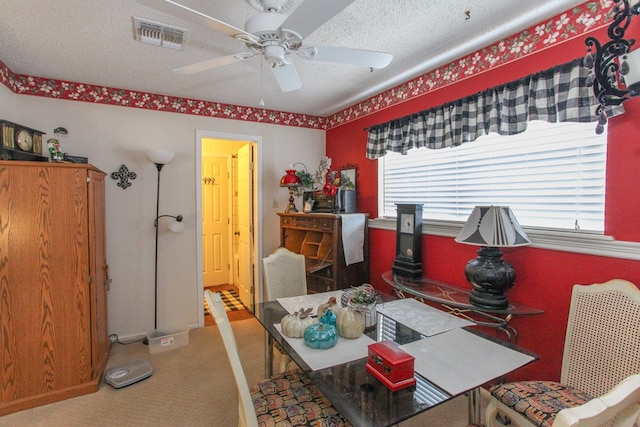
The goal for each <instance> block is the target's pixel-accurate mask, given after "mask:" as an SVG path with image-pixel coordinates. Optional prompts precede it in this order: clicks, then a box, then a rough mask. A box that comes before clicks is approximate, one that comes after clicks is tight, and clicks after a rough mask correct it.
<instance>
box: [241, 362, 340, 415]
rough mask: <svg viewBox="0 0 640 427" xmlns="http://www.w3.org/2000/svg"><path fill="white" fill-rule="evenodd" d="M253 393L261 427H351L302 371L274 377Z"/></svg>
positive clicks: (257, 387) (255, 386)
mask: <svg viewBox="0 0 640 427" xmlns="http://www.w3.org/2000/svg"><path fill="white" fill-rule="evenodd" d="M250 392H251V398H252V399H253V406H254V408H255V411H256V415H257V416H258V425H259V426H260V427H275V426H277V427H289V426H313V427H343V426H344V427H348V426H350V425H351V424H349V422H348V421H347V420H345V419H344V418H342V416H341V415H340V414H339V413H338V412H337V411H336V410H335V408H334V407H333V406H331V402H329V399H327V398H326V397H325V395H324V394H322V392H321V391H320V390H319V389H318V388H317V387H316V386H315V385H314V384H313V383H312V382H311V380H310V379H309V378H308V377H307V376H306V375H304V374H303V373H302V371H300V370H298V369H295V370H291V371H287V372H282V373H280V374H276V375H273V376H272V377H271V378H267V379H266V380H264V381H262V382H260V383H258V384H256V385H254V386H253V387H251V389H250Z"/></svg>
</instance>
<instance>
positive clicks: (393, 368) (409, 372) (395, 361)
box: [366, 341, 416, 391]
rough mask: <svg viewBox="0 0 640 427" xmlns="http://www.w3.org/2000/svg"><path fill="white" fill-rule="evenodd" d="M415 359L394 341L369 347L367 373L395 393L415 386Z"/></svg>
mask: <svg viewBox="0 0 640 427" xmlns="http://www.w3.org/2000/svg"><path fill="white" fill-rule="evenodd" d="M413 360H414V357H413V356H411V355H410V354H409V353H407V352H405V351H403V350H401V349H400V348H398V345H397V344H396V343H394V342H393V341H382V342H377V343H374V344H370V345H369V355H368V358H367V365H366V368H367V371H369V372H370V373H371V374H372V375H373V376H375V377H376V378H378V379H379V380H380V381H381V382H382V383H383V384H384V385H386V386H387V387H388V388H390V389H391V390H393V391H396V390H400V389H402V388H406V387H410V386H412V385H415V383H416V379H415V378H414V376H413Z"/></svg>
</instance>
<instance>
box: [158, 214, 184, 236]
mask: <svg viewBox="0 0 640 427" xmlns="http://www.w3.org/2000/svg"><path fill="white" fill-rule="evenodd" d="M163 217H169V218H173V219H174V221H171V222H170V223H169V230H171V231H173V232H174V233H182V232H183V231H184V223H183V222H182V220H183V219H184V218H183V216H182V215H177V216H174V215H160V216H159V217H157V218H156V221H155V222H154V223H153V226H154V227H156V228H158V220H159V219H160V218H163Z"/></svg>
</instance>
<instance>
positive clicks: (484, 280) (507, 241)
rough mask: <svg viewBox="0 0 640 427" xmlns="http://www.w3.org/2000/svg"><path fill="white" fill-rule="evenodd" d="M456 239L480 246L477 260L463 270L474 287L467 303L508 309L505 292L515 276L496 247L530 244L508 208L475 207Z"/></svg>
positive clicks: (470, 262)
mask: <svg viewBox="0 0 640 427" xmlns="http://www.w3.org/2000/svg"><path fill="white" fill-rule="evenodd" d="M455 240H456V242H458V243H466V244H468V245H477V246H482V247H481V248H480V249H479V250H478V252H477V253H478V257H477V258H475V259H472V260H471V261H469V262H468V263H467V266H466V267H465V269H464V272H465V275H466V276H467V280H468V281H469V283H471V286H472V287H473V290H472V291H471V295H470V296H469V302H470V303H471V304H473V305H477V306H478V307H483V308H489V309H495V310H503V309H506V308H507V307H509V301H508V300H507V297H506V296H505V295H504V292H505V291H506V290H508V289H510V288H511V287H512V286H513V282H514V281H515V279H516V273H515V271H514V269H513V267H511V265H509V264H507V263H506V262H504V260H503V259H502V252H501V251H500V249H498V248H500V247H503V248H506V247H515V246H524V245H529V244H531V242H530V241H529V238H528V237H527V235H526V233H525V232H524V230H523V229H522V227H520V224H518V220H517V219H516V217H515V216H514V215H513V212H511V209H509V207H508V206H476V207H475V208H473V211H472V212H471V215H469V218H468V219H467V222H466V223H465V224H464V227H462V230H461V231H460V234H458V237H456V239H455Z"/></svg>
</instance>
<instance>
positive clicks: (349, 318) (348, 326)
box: [336, 306, 365, 339]
mask: <svg viewBox="0 0 640 427" xmlns="http://www.w3.org/2000/svg"><path fill="white" fill-rule="evenodd" d="M336 328H337V329H338V334H339V335H340V336H341V337H343V338H351V339H353V338H358V337H359V336H360V335H362V333H363V332H364V328H365V322H364V314H363V313H362V312H360V311H359V310H358V309H357V308H355V307H353V306H348V307H346V308H343V309H342V310H340V311H339V312H338V315H337V319H336Z"/></svg>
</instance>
